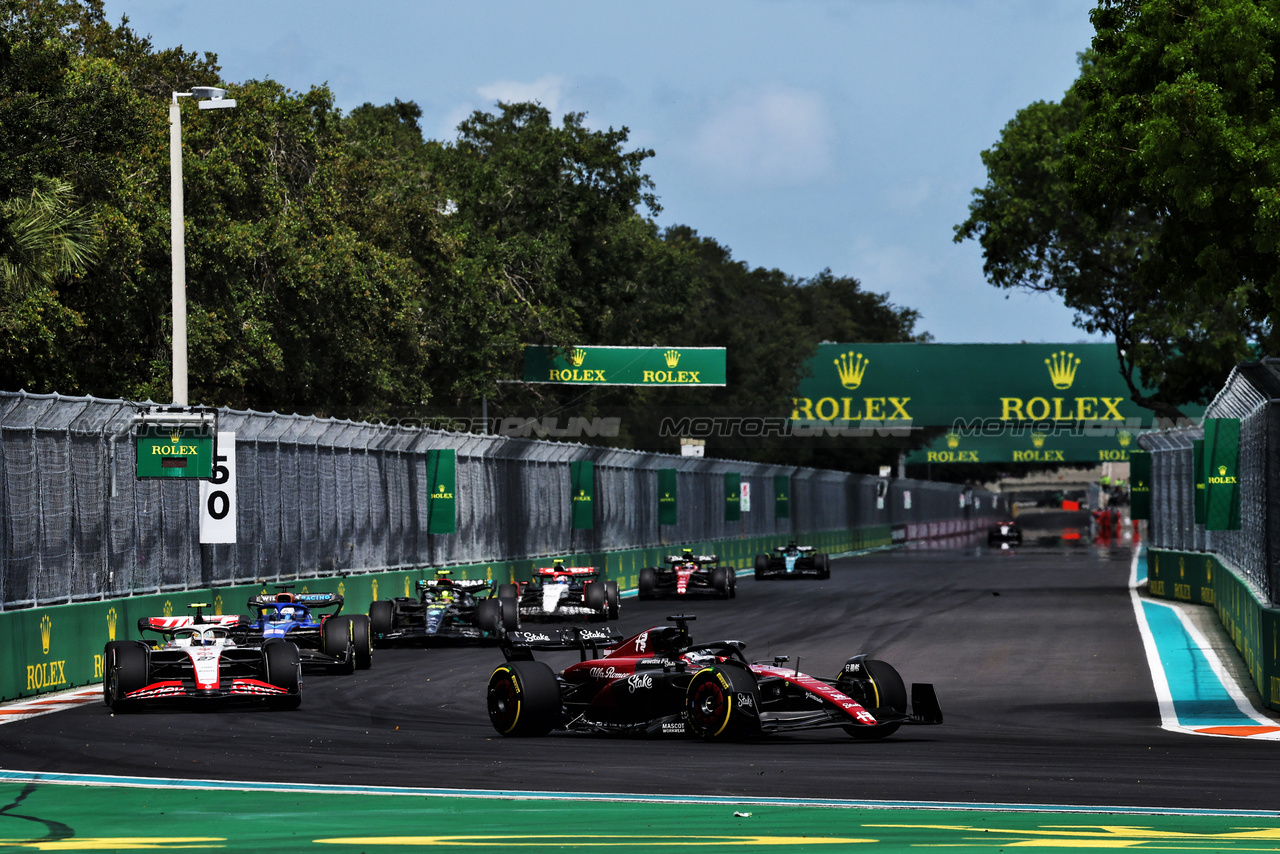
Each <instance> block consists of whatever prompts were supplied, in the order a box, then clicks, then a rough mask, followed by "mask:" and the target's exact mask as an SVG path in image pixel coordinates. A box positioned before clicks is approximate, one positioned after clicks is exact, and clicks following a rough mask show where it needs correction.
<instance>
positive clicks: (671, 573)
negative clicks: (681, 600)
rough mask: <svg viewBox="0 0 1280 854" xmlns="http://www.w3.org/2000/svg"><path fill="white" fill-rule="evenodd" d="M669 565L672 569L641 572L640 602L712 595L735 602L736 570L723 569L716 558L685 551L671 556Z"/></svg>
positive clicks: (654, 567) (660, 567)
mask: <svg viewBox="0 0 1280 854" xmlns="http://www.w3.org/2000/svg"><path fill="white" fill-rule="evenodd" d="M666 562H667V563H668V564H670V566H646V567H645V568H644V569H642V570H640V577H639V578H638V579H637V583H636V595H637V596H638V597H639V598H641V599H657V598H658V597H660V596H686V595H688V594H691V593H711V594H714V595H716V596H719V597H721V598H722V599H732V598H733V597H735V596H737V595H738V578H737V575H736V574H735V573H734V571H733V567H730V566H720V558H719V557H717V556H716V555H696V554H694V553H693V551H692V550H691V549H684V550H683V551H682V552H681V553H680V554H678V555H669V556H668V557H667V560H666Z"/></svg>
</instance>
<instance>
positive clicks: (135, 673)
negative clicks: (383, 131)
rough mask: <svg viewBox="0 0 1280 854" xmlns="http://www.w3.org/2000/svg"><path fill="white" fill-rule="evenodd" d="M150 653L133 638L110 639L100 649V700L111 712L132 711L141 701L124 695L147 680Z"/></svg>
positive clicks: (146, 682)
mask: <svg viewBox="0 0 1280 854" xmlns="http://www.w3.org/2000/svg"><path fill="white" fill-rule="evenodd" d="M150 664H151V662H150V656H149V655H148V653H147V649H146V647H145V646H143V645H142V644H140V643H138V642H137V641H111V642H110V643H108V644H107V646H106V648H105V649H103V651H102V667H103V673H102V701H103V702H104V703H106V704H107V705H108V706H110V707H111V711H113V712H132V711H135V710H136V709H138V708H139V707H140V706H141V705H142V703H141V701H139V700H126V699H125V695H127V694H129V693H131V692H133V691H138V690H141V689H143V688H145V687H147V685H148V684H149V683H150V678H149V676H150V669H151V667H150Z"/></svg>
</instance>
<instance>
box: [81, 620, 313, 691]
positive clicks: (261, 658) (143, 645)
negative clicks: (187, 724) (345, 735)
mask: <svg viewBox="0 0 1280 854" xmlns="http://www.w3.org/2000/svg"><path fill="white" fill-rule="evenodd" d="M189 607H191V608H194V609H195V614H194V616H185V617H143V618H141V619H139V620H138V631H140V632H142V633H144V634H146V633H151V634H156V635H159V637H160V641H159V642H157V643H155V644H152V643H148V642H146V641H141V640H137V641H111V642H109V643H108V644H107V645H106V647H104V648H103V653H102V666H103V679H102V699H103V701H104V702H105V703H106V704H107V705H108V706H110V707H111V710H112V711H114V712H131V711H137V710H138V709H141V708H142V707H143V706H145V705H148V704H151V703H157V704H158V703H162V702H163V703H184V702H185V703H191V702H206V703H208V702H218V703H226V702H232V701H250V702H258V703H262V704H264V705H266V706H267V707H269V708H273V709H296V708H298V706H299V704H301V702H302V663H301V659H300V658H299V656H298V647H297V646H295V645H294V644H293V643H291V642H290V641H287V640H284V639H283V638H280V637H268V638H261V639H258V640H251V639H250V638H249V632H248V631H247V625H246V623H245V621H244V620H243V618H241V617H240V616H238V615H228V616H206V615H205V614H204V611H203V609H205V608H207V607H209V606H208V605H206V604H203V603H195V604H192V605H191V606H189Z"/></svg>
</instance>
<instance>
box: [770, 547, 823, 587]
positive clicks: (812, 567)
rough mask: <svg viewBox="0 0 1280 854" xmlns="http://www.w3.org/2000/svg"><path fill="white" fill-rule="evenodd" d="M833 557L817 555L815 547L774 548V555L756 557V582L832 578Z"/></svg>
mask: <svg viewBox="0 0 1280 854" xmlns="http://www.w3.org/2000/svg"><path fill="white" fill-rule="evenodd" d="M830 577H831V557H830V555H825V554H821V553H815V552H814V550H813V546H799V545H796V542H795V540H792V541H791V542H789V543H787V544H786V545H785V546H776V547H774V550H773V553H772V554H767V555H756V580H757V581H761V580H763V579H766V578H830Z"/></svg>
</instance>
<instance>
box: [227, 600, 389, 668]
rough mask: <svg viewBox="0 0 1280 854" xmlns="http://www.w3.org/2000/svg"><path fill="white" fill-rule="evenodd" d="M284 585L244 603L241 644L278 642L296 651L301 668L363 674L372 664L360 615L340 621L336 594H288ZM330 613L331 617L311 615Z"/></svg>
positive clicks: (367, 633)
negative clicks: (321, 611)
mask: <svg viewBox="0 0 1280 854" xmlns="http://www.w3.org/2000/svg"><path fill="white" fill-rule="evenodd" d="M291 588H292V585H290V584H277V585H276V590H277V591H278V592H276V593H261V594H259V595H257V596H252V597H250V599H249V602H248V607H249V618H248V621H247V622H246V623H245V625H244V626H243V627H242V628H243V629H244V630H245V632H246V642H248V643H250V644H257V645H261V644H262V643H264V642H265V641H266V640H268V639H269V638H284V639H285V640H288V641H292V642H293V643H294V644H295V645H296V646H297V647H298V654H299V655H300V657H301V659H302V664H303V665H304V666H307V665H311V666H319V667H323V668H325V669H327V670H338V671H340V672H342V673H354V672H355V671H356V670H357V669H359V670H367V669H368V668H369V667H370V666H371V665H372V664H373V638H372V634H371V633H370V630H369V618H368V617H367V616H365V615H364V614H356V615H354V616H349V617H342V616H339V612H341V611H342V596H340V595H339V594H337V593H290V592H289V590H290V589H291ZM328 608H333V609H334V612H333V613H332V614H315V613H314V611H315V610H316V609H328Z"/></svg>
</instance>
